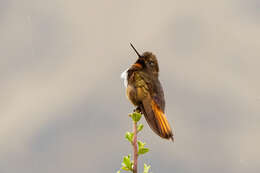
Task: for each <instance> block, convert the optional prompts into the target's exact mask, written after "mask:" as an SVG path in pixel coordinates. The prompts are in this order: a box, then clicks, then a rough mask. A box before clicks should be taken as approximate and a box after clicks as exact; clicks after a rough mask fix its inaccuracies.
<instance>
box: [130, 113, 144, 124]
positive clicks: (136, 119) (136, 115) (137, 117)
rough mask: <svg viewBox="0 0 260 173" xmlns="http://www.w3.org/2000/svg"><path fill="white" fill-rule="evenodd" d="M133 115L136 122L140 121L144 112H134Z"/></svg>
mask: <svg viewBox="0 0 260 173" xmlns="http://www.w3.org/2000/svg"><path fill="white" fill-rule="evenodd" d="M131 117H132V119H133V121H134V122H138V121H139V120H140V119H141V117H142V114H140V113H137V112H134V113H132V114H131Z"/></svg>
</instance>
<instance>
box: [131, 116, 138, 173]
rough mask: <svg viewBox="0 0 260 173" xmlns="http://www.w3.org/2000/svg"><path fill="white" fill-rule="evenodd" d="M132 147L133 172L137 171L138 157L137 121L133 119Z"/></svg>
mask: <svg viewBox="0 0 260 173" xmlns="http://www.w3.org/2000/svg"><path fill="white" fill-rule="evenodd" d="M133 134H134V136H133V142H132V145H133V149H134V166H133V173H137V159H138V148H137V122H135V121H133Z"/></svg>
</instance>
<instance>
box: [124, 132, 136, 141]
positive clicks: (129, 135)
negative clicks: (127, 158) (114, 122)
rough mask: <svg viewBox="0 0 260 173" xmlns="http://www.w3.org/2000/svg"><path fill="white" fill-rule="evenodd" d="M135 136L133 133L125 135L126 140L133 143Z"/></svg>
mask: <svg viewBox="0 0 260 173" xmlns="http://www.w3.org/2000/svg"><path fill="white" fill-rule="evenodd" d="M133 136H134V134H133V133H131V132H126V133H125V138H126V139H127V140H128V141H129V142H132V141H133Z"/></svg>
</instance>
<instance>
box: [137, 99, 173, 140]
mask: <svg viewBox="0 0 260 173" xmlns="http://www.w3.org/2000/svg"><path fill="white" fill-rule="evenodd" d="M141 110H142V113H143V114H144V116H145V119H146V121H147V122H148V124H149V126H150V127H151V129H152V130H153V131H154V132H155V133H156V134H157V135H159V136H160V137H162V138H165V139H172V141H174V139H173V133H172V130H171V127H170V125H169V123H168V120H167V119H166V116H165V115H164V113H163V111H162V110H161V109H160V108H159V106H158V105H157V104H156V103H155V102H154V101H153V100H152V99H149V98H146V99H144V100H143V105H142V108H141Z"/></svg>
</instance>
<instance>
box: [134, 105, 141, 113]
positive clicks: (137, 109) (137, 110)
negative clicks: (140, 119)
mask: <svg viewBox="0 0 260 173" xmlns="http://www.w3.org/2000/svg"><path fill="white" fill-rule="evenodd" d="M133 112H137V113H141V108H140V107H139V106H138V107H137V108H135V109H134V110H133Z"/></svg>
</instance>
